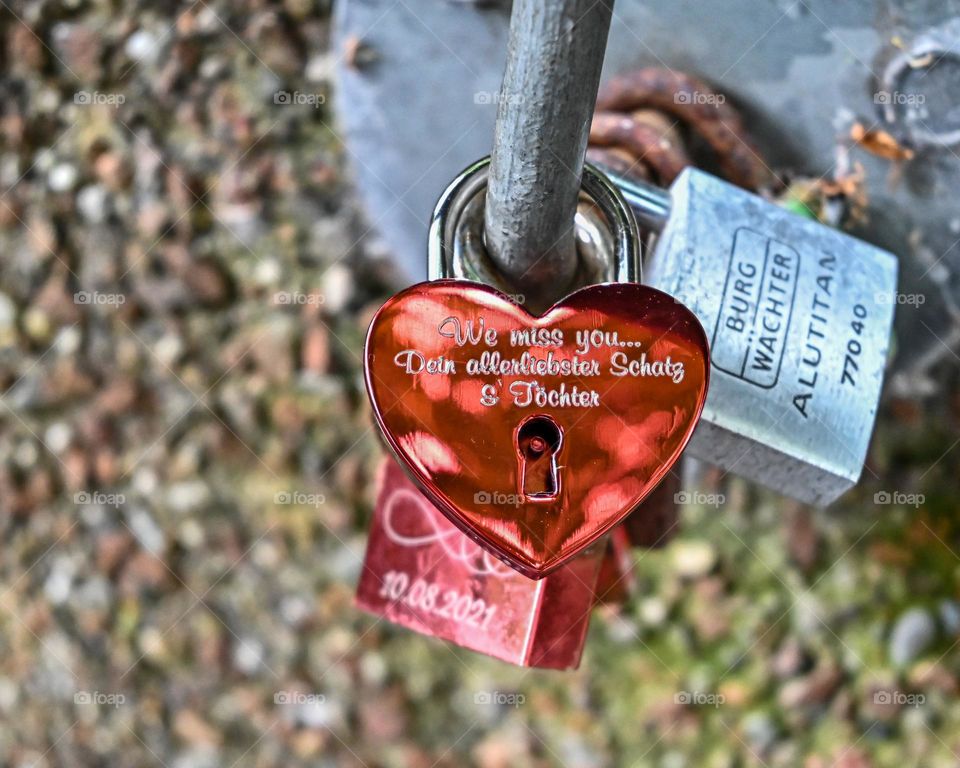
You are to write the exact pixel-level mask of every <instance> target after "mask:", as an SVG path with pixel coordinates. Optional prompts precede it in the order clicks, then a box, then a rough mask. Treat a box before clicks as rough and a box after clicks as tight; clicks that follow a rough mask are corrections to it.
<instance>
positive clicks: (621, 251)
mask: <svg viewBox="0 0 960 768" xmlns="http://www.w3.org/2000/svg"><path fill="white" fill-rule="evenodd" d="M489 167H490V158H489V157H484V158H482V159H480V160H478V161H477V162H475V163H473V164H472V165H471V166H469V167H468V168H466V169H465V170H464V171H463V172H462V173H460V174H458V175H457V177H456V178H455V179H454V180H453V181H452V182H451V183H450V185H449V186H448V187H447V188H446V189H445V190H444V191H443V193H442V194H441V195H440V198H439V200H438V201H437V204H436V206H435V207H434V211H433V218H432V219H431V222H430V230H429V233H428V241H427V274H428V277H429V279H431V280H437V279H443V278H448V277H453V276H454V274H455V271H456V270H454V268H453V260H454V259H455V258H457V254H456V253H455V248H454V242H455V240H456V238H455V234H456V230H457V227H458V226H459V225H460V223H461V214H462V212H463V210H464V209H465V207H466V206H467V204H468V203H470V202H471V201H472V200H473V199H474V197H475V196H476V195H477V194H480V193H482V192H484V190H485V188H486V184H487V176H488V172H489ZM581 186H582V188H583V191H584V192H586V193H587V195H588V196H589V197H590V198H591V200H592V201H593V202H594V203H595V204H596V206H597V207H598V208H599V209H600V211H601V213H602V214H603V216H604V217H605V218H606V220H607V225H608V227H609V229H610V235H611V237H612V239H613V265H612V266H613V270H612V272H613V279H614V281H616V282H639V281H640V258H639V256H640V254H639V236H638V233H637V222H636V218H635V217H634V214H633V211H632V210H631V207H630V204H629V203H628V201H627V200H626V199H625V198H624V196H623V195H622V194H621V192H620V190H619V189H618V187H617V185H616V184H615V183H614V182H613V181H612V180H611V179H609V178H607V176H606V175H605V173H604V172H603V171H601V170H599V169H598V168H596V167H595V166H592V165H591V164H589V163H587V164H585V165H584V169H583V177H582V179H581ZM475 274H477V275H478V276H480V275H482V274H483V273H482V272H481V271H475ZM483 282H487V280H483Z"/></svg>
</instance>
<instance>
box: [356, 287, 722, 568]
mask: <svg viewBox="0 0 960 768" xmlns="http://www.w3.org/2000/svg"><path fill="white" fill-rule="evenodd" d="M707 360H708V352H707V339H706V335H705V334H704V332H703V328H702V327H701V325H700V323H699V321H698V320H697V318H696V316H695V315H694V314H693V313H692V312H691V311H690V310H688V309H687V308H686V307H684V306H683V305H682V304H679V303H677V302H676V301H675V300H674V299H673V298H671V297H670V296H668V295H667V294H665V293H663V292H661V291H658V290H656V289H654V288H649V287H647V286H643V285H639V284H636V283H614V284H604V285H593V286H589V287H587V288H583V289H581V290H579V291H576V292H575V293H573V294H571V295H570V296H568V297H567V298H565V299H564V300H563V301H561V302H559V303H558V304H556V305H554V306H553V307H551V308H550V309H549V310H547V311H546V312H545V313H544V314H543V315H541V316H534V315H531V314H530V313H529V312H527V311H526V310H525V309H524V308H523V307H521V306H519V305H517V304H515V303H513V302H511V301H510V299H509V298H508V297H507V296H505V295H503V294H501V293H500V292H498V291H497V290H495V289H493V288H489V287H487V286H485V285H482V284H479V283H472V282H466V281H460V280H437V281H432V282H426V283H419V284H418V285H414V286H412V287H410V288H408V289H406V290H405V291H402V292H401V293H399V294H397V295H396V296H394V297H393V298H391V299H390V300H389V301H387V303H386V304H384V305H383V307H381V308H380V311H379V312H377V314H376V316H375V317H374V319H373V322H372V323H371V326H370V331H369V333H368V335H367V343H366V351H365V372H366V383H367V390H368V392H369V394H370V400H371V402H372V404H373V410H374V413H375V415H376V419H377V422H378V424H379V426H380V429H381V430H382V431H383V434H384V436H385V437H386V439H387V441H388V443H389V444H390V447H391V448H392V449H393V451H394V453H395V454H396V455H397V457H398V458H399V459H400V461H401V463H402V464H403V465H404V466H406V467H407V468H408V469H409V471H410V473H411V475H412V477H413V479H414V480H415V481H416V482H417V484H418V485H419V486H420V487H421V489H422V490H423V491H424V493H425V494H426V495H427V496H428V497H429V498H430V500H431V501H433V503H434V504H436V506H437V507H438V508H439V509H440V510H441V511H442V512H443V513H444V514H446V515H447V517H448V518H450V520H452V521H453V522H454V523H455V524H456V525H458V526H459V527H460V528H461V529H463V531H465V532H466V533H467V534H469V535H470V536H473V537H474V539H476V540H477V541H478V542H479V543H481V544H482V545H484V546H485V547H486V548H487V549H489V550H490V551H492V552H494V553H496V554H497V555H499V556H500V557H501V558H503V559H504V560H505V561H506V562H508V563H509V564H510V565H512V566H513V567H514V568H516V569H517V570H518V571H520V572H521V573H523V574H525V575H527V576H529V577H531V578H541V577H543V576H545V575H546V574H548V573H549V572H550V571H552V570H554V569H555V568H557V567H559V566H560V565H562V564H563V563H564V562H565V561H567V560H569V559H570V558H571V557H573V556H574V555H576V554H577V553H578V552H580V551H581V550H582V549H583V548H584V547H586V546H588V545H589V544H590V543H591V542H593V541H595V540H596V539H597V538H599V537H600V536H602V535H603V534H604V533H605V532H606V531H608V530H609V529H610V528H611V527H613V526H614V525H616V524H617V523H618V522H620V521H621V520H622V519H623V518H624V517H625V516H626V515H628V514H629V513H630V511H631V510H633V509H634V508H635V507H636V506H637V505H638V504H639V503H640V502H641V501H642V500H643V498H644V497H645V496H646V495H647V494H648V493H649V492H650V491H651V490H652V489H653V488H654V487H655V486H656V485H657V483H658V482H659V481H660V479H661V478H662V477H663V476H664V474H665V473H666V472H667V471H668V470H669V469H670V467H671V466H672V465H673V463H674V462H675V461H676V460H677V458H678V457H679V456H680V453H681V452H682V451H683V448H684V446H685V445H686V444H687V441H688V440H689V439H690V435H691V434H692V432H693V429H694V427H695V426H696V423H697V419H698V418H699V416H700V411H701V410H702V409H703V403H704V400H705V399H706V393H707V378H708V365H707Z"/></svg>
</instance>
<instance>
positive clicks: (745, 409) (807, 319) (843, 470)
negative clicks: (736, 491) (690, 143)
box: [607, 168, 897, 505]
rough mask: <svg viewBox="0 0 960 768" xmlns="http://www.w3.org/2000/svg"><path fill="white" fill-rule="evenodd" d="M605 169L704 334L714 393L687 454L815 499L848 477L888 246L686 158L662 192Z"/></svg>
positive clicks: (893, 278)
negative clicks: (792, 209)
mask: <svg viewBox="0 0 960 768" xmlns="http://www.w3.org/2000/svg"><path fill="white" fill-rule="evenodd" d="M607 175H608V176H610V177H611V178H612V179H613V180H614V181H615V183H616V184H617V185H618V186H619V187H620V189H621V191H622V192H623V193H624V196H625V197H626V198H627V200H628V201H629V202H630V204H631V205H632V207H633V208H634V212H635V214H636V215H637V219H638V220H639V221H640V223H641V225H642V226H644V227H645V228H649V229H652V230H654V231H656V232H657V233H658V236H657V239H656V243H655V245H654V247H653V252H652V253H651V254H649V255H648V256H647V260H646V262H645V267H646V271H647V280H646V282H647V283H648V284H649V285H652V286H653V287H655V288H659V289H660V290H662V291H665V292H667V293H669V294H670V295H672V296H674V297H676V299H677V300H678V301H681V302H683V303H684V304H686V305H687V306H688V307H690V309H692V310H693V311H694V313H696V315H697V317H698V318H699V319H700V322H701V323H702V324H703V327H704V328H705V329H706V331H707V336H708V337H709V339H710V357H711V360H710V362H711V370H710V391H709V394H708V396H707V403H706V407H705V408H704V411H703V416H702V418H701V420H700V424H699V426H698V427H697V430H696V432H695V433H694V436H693V439H692V440H691V442H690V444H689V446H688V448H687V451H688V453H689V454H690V455H692V456H695V457H697V458H699V459H702V460H704V461H708V462H710V463H713V464H716V465H718V466H720V467H721V468H723V469H725V470H727V471H729V472H733V473H735V474H738V475H742V476H744V477H746V478H749V479H751V480H754V481H756V482H758V483H761V484H762V485H765V486H767V487H769V488H772V489H774V490H777V491H779V492H781V493H784V494H786V495H788V496H792V497H794V498H796V499H800V500H802V501H805V502H808V503H811V504H817V505H826V504H829V503H830V502H831V501H833V500H834V499H836V498H837V497H838V496H839V495H840V494H842V493H843V492H844V491H846V490H848V489H849V488H851V487H853V486H854V485H856V483H857V481H858V480H859V478H860V474H861V472H862V470H863V465H864V461H865V459H866V454H867V448H868V444H869V441H870V435H871V433H872V431H873V425H874V421H875V418H876V413H877V403H878V401H879V398H880V389H881V386H882V384H883V373H884V368H885V366H886V361H887V350H888V347H889V341H890V331H891V325H892V322H893V311H894V306H895V303H896V302H895V300H894V299H895V293H896V287H897V259H896V257H895V256H893V254H891V253H889V252H887V251H884V250H882V249H880V248H876V247H875V246H872V245H869V244H868V243H865V242H863V241H861V240H857V239H856V238H853V237H850V236H849V235H845V234H843V233H842V232H838V231H837V230H835V229H831V228H830V227H826V226H824V225H822V224H819V223H817V222H815V221H812V220H809V219H804V218H802V217H800V216H796V215H794V214H791V213H789V212H788V211H786V210H784V209H782V208H779V207H777V206H776V205H774V204H772V203H769V202H767V201H765V200H763V199H761V198H759V197H757V196H756V195H752V194H750V193H748V192H745V191H744V190H742V189H739V188H738V187H734V186H732V185H730V184H727V183H726V182H723V181H720V180H719V179H717V178H715V177H713V176H711V175H709V174H707V173H704V172H702V171H699V170H697V169H694V168H688V169H686V170H685V171H684V172H683V173H682V174H681V175H680V176H679V177H678V178H677V179H676V181H675V182H674V183H673V185H672V186H671V187H670V189H669V191H664V190H662V189H659V188H657V187H653V186H650V185H648V184H643V183H638V182H634V181H630V180H627V179H624V178H623V177H621V176H618V175H617V174H614V173H610V172H608V173H607Z"/></svg>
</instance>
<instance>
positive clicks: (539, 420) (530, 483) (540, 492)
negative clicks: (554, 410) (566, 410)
mask: <svg viewBox="0 0 960 768" xmlns="http://www.w3.org/2000/svg"><path fill="white" fill-rule="evenodd" d="M516 441H517V454H518V461H519V462H520V493H521V495H522V496H523V497H524V498H525V499H527V500H528V501H552V500H554V499H556V498H557V495H558V494H559V493H560V474H559V470H558V468H557V455H558V454H559V453H560V448H561V446H562V445H563V432H562V431H561V430H560V427H559V426H558V425H557V423H556V422H555V421H554V420H553V419H551V418H550V417H549V416H531V417H530V418H528V419H526V420H525V421H524V422H523V423H522V424H521V425H520V428H519V429H518V430H517V433H516Z"/></svg>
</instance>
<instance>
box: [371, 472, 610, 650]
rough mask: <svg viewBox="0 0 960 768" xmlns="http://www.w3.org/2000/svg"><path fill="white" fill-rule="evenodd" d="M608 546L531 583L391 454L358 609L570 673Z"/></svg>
mask: <svg viewBox="0 0 960 768" xmlns="http://www.w3.org/2000/svg"><path fill="white" fill-rule="evenodd" d="M603 551H604V546H597V547H593V548H591V549H590V550H589V551H587V552H586V553H584V554H583V555H581V556H579V557H577V558H574V559H573V560H571V561H570V562H568V563H567V564H565V565H563V566H562V567H560V568H559V569H557V570H555V571H554V572H553V573H551V574H550V575H549V576H547V577H546V578H544V579H541V580H539V581H534V580H531V579H528V578H527V577H525V576H523V575H521V574H520V573H518V572H517V571H515V570H513V569H512V568H511V567H510V566H508V565H506V564H504V563H502V562H501V561H500V560H498V559H497V558H495V557H494V556H492V555H491V554H490V553H489V552H487V551H486V550H484V549H483V548H482V547H480V546H479V545H477V544H476V543H475V542H473V541H472V540H471V539H470V538H469V537H467V536H466V535H464V534H463V533H462V532H461V531H460V530H459V529H458V528H457V527H456V526H454V525H453V524H452V523H451V522H450V521H449V520H447V518H446V517H444V515H443V514H441V512H440V511H439V510H437V509H436V507H434V506H433V504H431V503H430V501H428V500H427V498H426V497H425V496H424V495H423V494H422V493H420V491H419V490H417V488H416V487H415V486H414V485H413V483H412V482H411V481H410V480H409V479H408V478H407V476H406V475H405V474H404V472H403V470H402V469H401V468H400V467H399V466H398V465H397V464H396V462H394V461H393V460H390V459H387V460H386V461H385V462H384V465H383V467H382V468H381V472H380V491H379V494H378V498H377V507H376V511H375V513H374V518H373V522H372V525H371V530H370V538H369V542H368V544H367V553H366V557H365V559H364V567H363V573H362V575H361V577H360V583H359V585H358V587H357V605H359V606H360V607H361V608H363V609H364V610H366V611H369V612H370V613H373V614H376V615H379V616H384V617H386V618H387V619H389V620H390V621H392V622H394V623H395V624H399V625H401V626H404V627H407V628H408V629H412V630H414V631H416V632H420V633H422V634H425V635H431V636H434V637H439V638H442V639H444V640H448V641H450V642H453V643H456V644H457V645H460V646H462V647H464V648H469V649H471V650H474V651H478V652H480V653H485V654H487V655H489V656H494V657H496V658H498V659H502V660H504V661H508V662H511V663H513V664H518V665H521V666H528V667H544V668H549V669H572V668H575V667H577V666H578V665H579V663H580V656H581V653H582V651H583V645H584V640H585V638H586V632H587V626H588V624H589V621H590V612H591V608H592V606H593V603H594V599H595V588H596V585H597V579H598V575H599V571H600V563H601V558H602V553H603Z"/></svg>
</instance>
